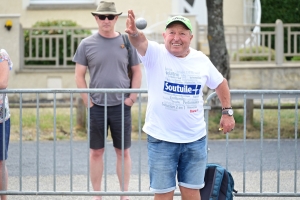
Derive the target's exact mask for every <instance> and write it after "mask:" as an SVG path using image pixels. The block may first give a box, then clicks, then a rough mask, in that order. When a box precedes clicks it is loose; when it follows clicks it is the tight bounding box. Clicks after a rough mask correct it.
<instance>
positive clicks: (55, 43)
mask: <svg viewBox="0 0 300 200" xmlns="http://www.w3.org/2000/svg"><path fill="white" fill-rule="evenodd" d="M44 27H45V29H43V28H44ZM63 27H78V25H77V23H76V22H73V21H70V20H54V21H49V20H47V21H38V22H36V23H35V24H34V25H33V28H37V29H32V30H26V31H24V54H25V58H26V57H29V56H31V57H33V58H39V57H42V56H43V48H44V51H45V57H46V58H49V61H32V60H31V61H26V62H25V64H26V65H54V64H55V61H53V59H52V60H50V58H51V57H55V56H56V53H57V52H56V51H57V50H56V49H57V48H58V53H59V64H60V65H61V64H63V61H64V59H65V58H66V57H72V56H73V55H72V52H75V51H76V48H77V46H78V45H79V43H80V41H79V40H78V39H74V40H73V44H72V35H78V36H79V35H80V38H84V37H86V36H88V35H90V34H91V31H90V30H85V29H63ZM60 28H62V29H60ZM45 35H48V36H49V37H45V39H43V37H44V36H45ZM50 35H53V36H55V35H61V36H62V37H65V38H66V47H65V48H66V55H64V40H63V38H59V39H57V38H55V37H50ZM36 36H41V37H36ZM30 42H31V44H30ZM43 43H44V44H43ZM30 46H31V52H30ZM72 47H73V49H72V50H71V48H72ZM67 65H74V63H73V62H72V61H68V62H67Z"/></svg>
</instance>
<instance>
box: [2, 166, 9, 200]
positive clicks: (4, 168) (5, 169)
mask: <svg viewBox="0 0 300 200" xmlns="http://www.w3.org/2000/svg"><path fill="white" fill-rule="evenodd" d="M3 170H4V172H3ZM3 174H4V177H3ZM7 178H8V174H7V168H6V165H5V161H3V160H2V161H0V190H7ZM3 179H4V180H3ZM3 184H4V185H3ZM6 199H7V196H6V195H1V200H6Z"/></svg>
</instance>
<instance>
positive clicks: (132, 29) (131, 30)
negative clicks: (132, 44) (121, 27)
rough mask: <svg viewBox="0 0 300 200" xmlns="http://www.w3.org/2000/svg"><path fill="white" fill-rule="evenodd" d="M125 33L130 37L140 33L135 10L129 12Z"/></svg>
mask: <svg viewBox="0 0 300 200" xmlns="http://www.w3.org/2000/svg"><path fill="white" fill-rule="evenodd" d="M125 32H126V33H128V34H129V35H134V34H136V33H137V32H138V30H137V28H136V26H135V15H134V13H133V10H128V16H127V20H126V29H125Z"/></svg>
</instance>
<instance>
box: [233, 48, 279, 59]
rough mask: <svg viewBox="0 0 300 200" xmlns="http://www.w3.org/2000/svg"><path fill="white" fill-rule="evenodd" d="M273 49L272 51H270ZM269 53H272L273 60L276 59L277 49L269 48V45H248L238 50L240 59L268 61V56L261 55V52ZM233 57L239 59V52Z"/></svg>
mask: <svg viewBox="0 0 300 200" xmlns="http://www.w3.org/2000/svg"><path fill="white" fill-rule="evenodd" d="M270 51H271V52H270ZM255 53H256V54H257V55H256V56H253V55H247V54H255ZM262 53H264V54H268V55H269V53H271V60H275V50H274V49H269V48H268V47H262V46H258V47H247V48H241V49H239V50H238V54H239V59H240V61H268V56H264V55H260V54H262ZM233 59H234V60H236V59H237V53H235V54H234V56H233Z"/></svg>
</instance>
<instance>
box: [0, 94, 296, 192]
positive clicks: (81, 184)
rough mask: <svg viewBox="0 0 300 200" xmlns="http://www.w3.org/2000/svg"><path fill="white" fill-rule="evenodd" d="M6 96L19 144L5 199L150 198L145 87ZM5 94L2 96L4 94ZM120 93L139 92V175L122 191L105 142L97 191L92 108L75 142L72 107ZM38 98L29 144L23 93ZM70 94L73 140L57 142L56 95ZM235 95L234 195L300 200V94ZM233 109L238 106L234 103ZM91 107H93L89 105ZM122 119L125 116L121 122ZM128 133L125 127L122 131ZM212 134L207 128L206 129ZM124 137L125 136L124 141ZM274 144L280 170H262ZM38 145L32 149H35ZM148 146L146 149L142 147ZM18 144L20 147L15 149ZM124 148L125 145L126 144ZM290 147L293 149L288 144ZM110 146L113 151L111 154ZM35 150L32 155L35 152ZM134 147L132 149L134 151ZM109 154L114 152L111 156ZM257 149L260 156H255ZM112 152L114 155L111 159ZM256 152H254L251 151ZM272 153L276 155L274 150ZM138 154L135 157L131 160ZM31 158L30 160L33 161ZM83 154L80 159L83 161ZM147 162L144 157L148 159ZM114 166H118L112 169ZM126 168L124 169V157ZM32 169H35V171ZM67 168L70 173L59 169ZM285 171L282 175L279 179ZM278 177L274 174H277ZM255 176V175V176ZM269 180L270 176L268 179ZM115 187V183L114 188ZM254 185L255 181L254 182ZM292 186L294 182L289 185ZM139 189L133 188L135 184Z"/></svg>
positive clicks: (229, 159) (136, 164) (229, 155)
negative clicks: (287, 106)
mask: <svg viewBox="0 0 300 200" xmlns="http://www.w3.org/2000/svg"><path fill="white" fill-rule="evenodd" d="M4 91H5V93H6V94H7V95H8V96H9V97H10V96H11V95H13V94H14V95H19V121H20V124H19V141H18V142H15V143H14V142H11V144H10V149H9V158H8V160H7V165H9V162H12V161H11V160H14V162H13V163H11V164H10V165H9V166H8V170H9V174H10V175H9V180H10V182H13V184H11V185H9V186H8V190H7V191H0V194H7V195H66V196H68V195H69V196H72V195H73V196H94V195H101V196H125V195H127V196H141V197H142V196H152V195H153V193H152V192H150V191H149V189H148V187H149V180H148V171H147V169H146V168H147V163H146V162H147V161H145V160H147V158H146V157H147V155H145V154H144V153H145V151H144V150H145V149H146V148H147V147H146V146H145V144H146V142H145V141H143V140H142V139H141V137H142V134H144V133H142V123H141V110H142V106H143V104H145V102H142V100H141V99H142V95H144V94H147V90H143V89H7V90H4ZM4 91H3V92H4ZM97 92H100V93H105V97H107V96H106V94H107V93H122V97H123V101H124V94H125V93H132V92H134V93H138V101H137V102H136V103H135V106H137V107H138V116H139V120H138V125H137V126H138V139H137V141H136V143H135V146H134V148H133V146H132V148H131V154H132V158H133V159H132V160H133V163H132V165H133V166H134V167H133V168H135V170H136V174H132V175H131V181H130V189H129V191H126V192H125V191H123V190H120V189H119V185H118V180H117V179H115V177H114V176H115V174H113V173H111V172H110V170H111V166H115V160H113V161H111V159H112V157H113V155H114V154H115V153H114V152H113V148H112V146H111V144H110V143H109V142H108V141H107V140H106V141H105V148H106V151H105V155H104V173H103V180H102V183H103V187H102V191H101V192H95V191H93V190H92V189H91V184H90V176H89V175H90V174H89V167H90V166H89V165H90V164H89V159H90V158H89V126H90V121H89V109H87V127H86V130H87V140H86V141H79V142H78V141H74V134H73V128H74V123H73V119H72V116H73V115H74V113H73V108H74V102H73V99H74V95H75V94H79V93H88V97H90V93H97ZM27 93H30V94H36V98H35V99H34V101H35V102H36V138H35V139H34V140H35V141H31V142H27V141H23V136H24V134H25V133H23V125H22V121H23V118H22V110H23V95H24V94H27ZM58 93H66V94H69V95H70V101H69V102H70V130H69V131H70V140H69V141H59V140H58V138H57V118H56V117H57V116H56V110H57V99H56V94H58ZM43 94H53V102H52V105H53V127H54V129H53V140H52V141H48V142H44V141H41V139H40V134H41V133H40V128H39V127H40V124H41V123H42V122H41V120H40V118H39V113H40V101H41V99H40V95H43ZM231 95H232V99H233V101H236V100H239V101H242V102H243V104H244V108H243V109H244V134H243V139H242V141H237V142H238V144H240V145H241V146H242V149H241V151H240V152H233V154H235V153H241V157H240V158H242V160H241V162H240V163H239V165H241V166H242V171H237V172H235V171H234V170H233V171H232V174H233V175H234V179H235V181H236V182H237V184H236V189H237V190H238V193H237V194H236V196H239V197H300V192H299V189H298V188H299V187H300V184H299V182H298V181H297V180H298V179H299V170H300V169H299V166H300V165H299V162H300V159H299V153H298V152H299V146H298V145H297V143H298V142H299V139H298V134H299V133H298V123H299V118H298V115H299V109H298V103H299V95H300V90H231ZM215 97H216V94H215V93H212V94H211V95H209V96H208V98H207V99H206V101H205V103H204V108H205V120H206V123H207V125H208V124H209V123H208V119H209V110H210V109H211V101H212V100H213V99H214V98H215ZM285 98H288V99H293V101H294V105H295V116H294V117H295V123H294V126H295V133H294V139H292V140H290V141H289V144H292V145H293V149H294V150H293V152H289V153H290V154H292V155H293V158H294V159H291V160H289V161H288V162H290V165H292V166H293V169H292V170H288V173H289V175H291V173H292V175H293V178H291V180H293V183H292V188H293V191H291V192H282V191H281V186H282V184H285V183H281V178H283V176H285V174H286V173H287V171H286V170H281V164H282V162H281V160H282V158H281V157H280V153H281V152H282V151H284V149H282V147H281V143H282V140H281V138H280V122H281V120H280V111H281V101H282V100H283V99H285ZM247 99H256V100H260V105H261V108H260V111H261V131H260V139H259V141H258V142H259V149H257V151H259V157H256V158H255V160H254V161H253V162H257V163H258V164H259V166H260V167H259V169H258V170H256V171H255V170H253V169H249V168H247V164H248V161H249V160H250V159H248V158H249V157H251V156H249V152H247V148H248V147H250V146H251V145H247V144H249V143H251V140H250V141H249V140H247V137H246V136H247V130H246V112H245V110H246V108H247V103H246V100H247ZM268 99H277V101H278V137H277V139H275V140H272V141H269V140H265V139H264V132H263V125H264V121H263V115H264V101H265V100H268ZM233 105H234V104H233ZM88 107H89V105H88ZM122 120H124V118H123V119H122ZM122 131H123V132H124V127H122ZM207 131H208V126H207ZM229 137H230V134H226V140H225V141H220V142H221V143H222V144H221V145H223V146H224V148H225V151H224V150H223V149H224V148H222V150H221V151H222V152H225V156H224V157H225V161H224V163H222V161H220V163H222V164H223V165H224V166H226V168H227V169H228V168H229V170H231V168H230V167H231V166H232V164H231V163H232V162H233V161H234V156H235V155H232V151H231V147H232V146H231V145H230V144H231V143H234V142H235V140H231V139H229ZM123 139H124V138H122V141H124V140H123ZM266 142H267V143H272V142H273V143H274V142H275V144H276V152H275V153H276V164H275V165H276V166H272V167H273V168H274V167H276V170H269V171H266V172H265V171H264V167H265V166H264V153H265V152H264V150H265V149H264V147H265V146H264V145H265V143H266ZM213 143H214V141H211V140H209V141H208V147H209V148H212V146H213ZM33 145H34V147H32V146H33ZM143 145H144V146H143ZM13 146H16V147H17V148H13ZM122 146H123V145H122ZM289 146H290V147H291V145H289ZM109 148H110V150H109ZM32 149H34V150H33V151H35V152H34V153H32ZM133 149H134V150H133ZM109 151H111V152H112V153H111V152H109ZM257 151H256V153H257ZM110 153H111V155H110ZM252 153H254V151H253V152H252ZM273 153H274V151H273ZM133 154H134V156H133ZM208 155H209V160H210V158H211V157H212V155H211V152H209V154H208ZM30 156H31V157H30ZM80 156H81V157H80ZM145 158H146V159H145ZM111 162H114V164H113V165H111ZM122 166H123V167H124V154H123V153H122ZM32 168H34V170H32ZM61 169H66V170H61ZM264 173H271V176H272V177H273V178H272V177H271V182H272V183H273V184H274V183H276V185H275V186H276V190H275V192H268V191H264V188H263V186H264V184H263V183H264V181H269V180H265V179H263V177H264ZM281 173H282V176H281ZM252 174H256V175H257V174H258V178H257V179H256V181H257V180H258V181H259V184H258V185H259V188H258V190H257V191H254V192H248V190H247V186H248V185H249V183H248V182H247V180H248V179H246V177H247V178H251V179H252V178H253V177H252ZM274 174H275V176H273V175H274ZM253 176H254V175H253ZM123 178H124V169H122V179H123ZM269 179H270V178H269ZM114 184H117V186H115V185H114ZM250 184H253V183H250ZM289 184H290V183H289ZM134 185H135V186H134ZM122 188H124V182H123V180H122ZM175 196H180V192H179V190H176V191H175Z"/></svg>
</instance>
